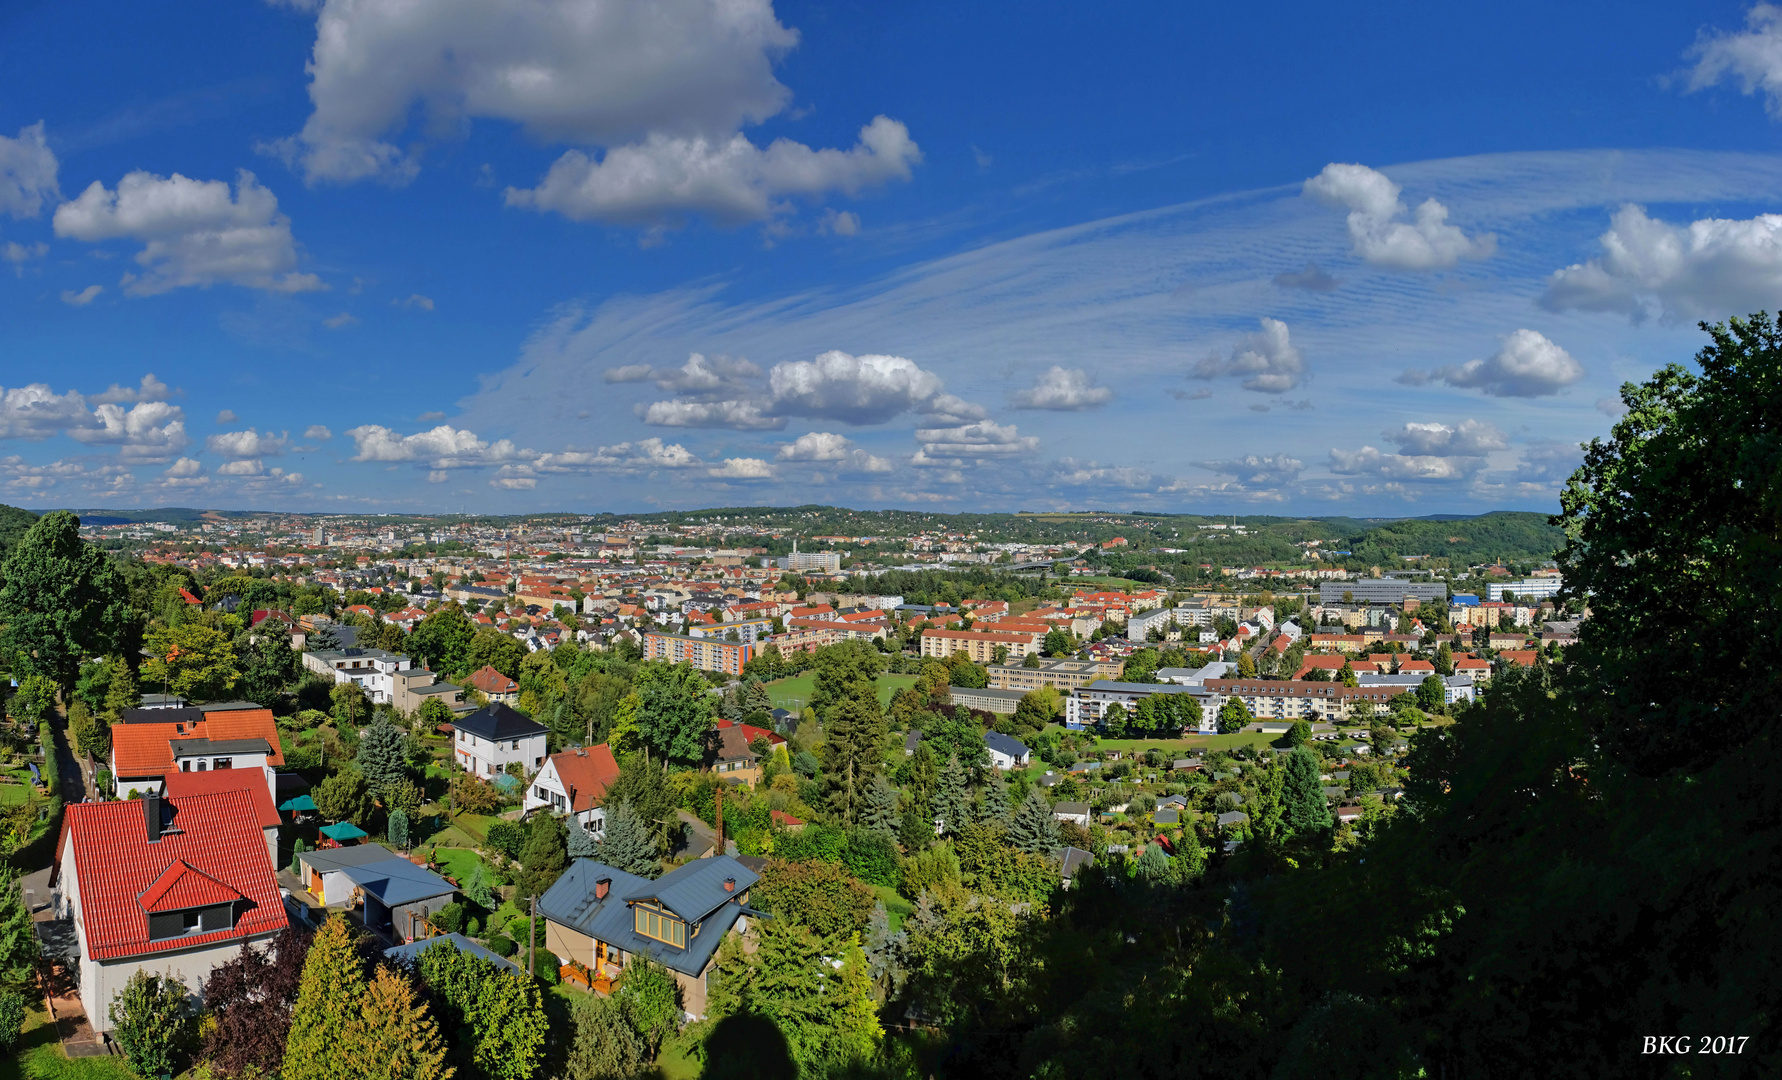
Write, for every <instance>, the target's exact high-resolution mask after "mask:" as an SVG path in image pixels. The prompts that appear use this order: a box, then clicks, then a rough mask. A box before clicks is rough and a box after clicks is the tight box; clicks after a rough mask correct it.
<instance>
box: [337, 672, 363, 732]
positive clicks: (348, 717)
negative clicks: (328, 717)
mask: <svg viewBox="0 0 1782 1080" xmlns="http://www.w3.org/2000/svg"><path fill="white" fill-rule="evenodd" d="M328 700H329V701H331V702H333V704H334V719H335V720H337V721H339V722H340V723H342V724H344V725H346V726H348V727H358V726H359V722H360V721H361V720H362V719H364V718H365V716H366V714H367V713H369V712H370V711H371V702H370V700H369V699H367V698H366V696H365V688H364V687H362V686H360V685H359V684H358V683H356V682H352V681H350V680H349V681H347V682H337V683H335V684H334V686H333V687H332V688H331V689H330V690H329V691H328Z"/></svg>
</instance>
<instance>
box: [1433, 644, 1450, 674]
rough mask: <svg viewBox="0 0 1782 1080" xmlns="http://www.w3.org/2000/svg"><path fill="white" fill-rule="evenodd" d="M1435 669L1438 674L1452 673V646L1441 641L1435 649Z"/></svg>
mask: <svg viewBox="0 0 1782 1080" xmlns="http://www.w3.org/2000/svg"><path fill="white" fill-rule="evenodd" d="M1435 669H1436V672H1437V673H1438V674H1441V675H1452V674H1454V647H1453V646H1452V645H1450V644H1448V642H1446V641H1443V642H1442V644H1441V645H1440V646H1439V647H1438V648H1437V649H1436V655H1435Z"/></svg>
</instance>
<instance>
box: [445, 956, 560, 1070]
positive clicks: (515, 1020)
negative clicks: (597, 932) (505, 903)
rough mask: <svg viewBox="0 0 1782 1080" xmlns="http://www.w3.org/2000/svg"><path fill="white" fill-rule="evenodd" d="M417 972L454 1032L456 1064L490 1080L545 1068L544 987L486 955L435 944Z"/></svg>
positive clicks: (545, 1023) (449, 1027)
mask: <svg viewBox="0 0 1782 1080" xmlns="http://www.w3.org/2000/svg"><path fill="white" fill-rule="evenodd" d="M416 970H417V972H418V974H419V975H420V976H421V979H422V981H423V982H425V983H426V984H427V986H428V989H430V990H431V991H432V992H433V998H434V1001H435V1002H436V1003H437V1004H438V1006H439V1010H440V1020H441V1022H442V1024H443V1025H444V1027H445V1028H446V1030H448V1031H450V1032H452V1043H453V1054H452V1058H453V1060H454V1061H455V1062H456V1063H457V1064H458V1065H459V1066H460V1067H461V1068H463V1069H464V1070H465V1072H466V1073H471V1074H474V1075H480V1076H484V1077H488V1078H489V1080H529V1078H530V1077H532V1076H533V1075H534V1074H535V1073H536V1072H537V1071H538V1069H539V1066H540V1065H541V1064H543V1059H544V1049H545V1039H546V1035H547V1032H548V1024H547V1022H546V1019H545V1011H544V999H543V998H542V996H541V995H540V992H539V988H538V983H537V982H535V981H534V980H532V979H529V978H527V977H525V976H524V975H521V974H518V973H516V972H514V971H513V970H512V969H510V968H507V967H504V966H499V965H497V964H495V963H493V962H492V961H489V960H484V959H483V958H482V957H480V956H472V955H470V954H469V953H465V952H460V951H459V950H458V949H456V948H454V947H449V946H447V945H435V946H434V947H432V948H430V949H427V950H426V951H424V952H422V953H421V956H420V961H419V963H418V964H416Z"/></svg>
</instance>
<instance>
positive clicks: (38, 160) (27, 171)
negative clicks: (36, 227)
mask: <svg viewBox="0 0 1782 1080" xmlns="http://www.w3.org/2000/svg"><path fill="white" fill-rule="evenodd" d="M60 194H61V193H60V190H59V189H58V188H57V186H56V155H55V154H54V153H52V152H51V151H50V148H49V144H48V142H46V141H45V139H44V137H43V121H41V120H39V121H38V122H37V123H35V124H32V125H31V126H30V127H26V128H20V129H19V134H18V138H16V139H9V138H7V137H6V136H4V135H0V211H4V212H5V213H7V214H10V215H12V216H13V217H14V218H31V217H36V216H37V215H38V213H39V212H41V211H42V210H43V204H44V203H45V202H46V201H47V202H53V201H55V200H56V199H57V198H59V197H60Z"/></svg>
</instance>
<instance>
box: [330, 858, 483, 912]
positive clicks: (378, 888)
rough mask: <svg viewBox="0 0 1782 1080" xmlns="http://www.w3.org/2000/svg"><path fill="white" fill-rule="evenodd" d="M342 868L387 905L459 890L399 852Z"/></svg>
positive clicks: (448, 893)
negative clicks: (370, 861) (403, 856)
mask: <svg viewBox="0 0 1782 1080" xmlns="http://www.w3.org/2000/svg"><path fill="white" fill-rule="evenodd" d="M342 872H343V873H345V874H346V876H347V877H349V878H351V879H352V881H353V884H355V885H357V886H359V888H361V889H364V890H365V893H366V895H368V896H375V897H377V898H378V900H379V901H381V902H382V903H383V905H384V906H385V907H400V906H401V905H403V904H412V903H414V902H416V901H417V900H427V899H430V898H432V897H435V896H447V895H450V894H451V893H455V892H457V891H458V890H457V888H456V887H454V886H453V885H452V883H451V882H449V881H447V880H446V879H445V878H442V877H440V876H439V875H438V874H435V873H433V872H432V871H431V870H425V869H423V868H421V867H419V866H416V865H415V864H414V863H411V862H409V861H408V860H407V859H404V858H402V857H401V856H397V855H392V856H390V857H389V858H387V859H381V860H379V861H377V862H374V863H361V864H359V865H357V866H348V867H345V868H343V870H342Z"/></svg>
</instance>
